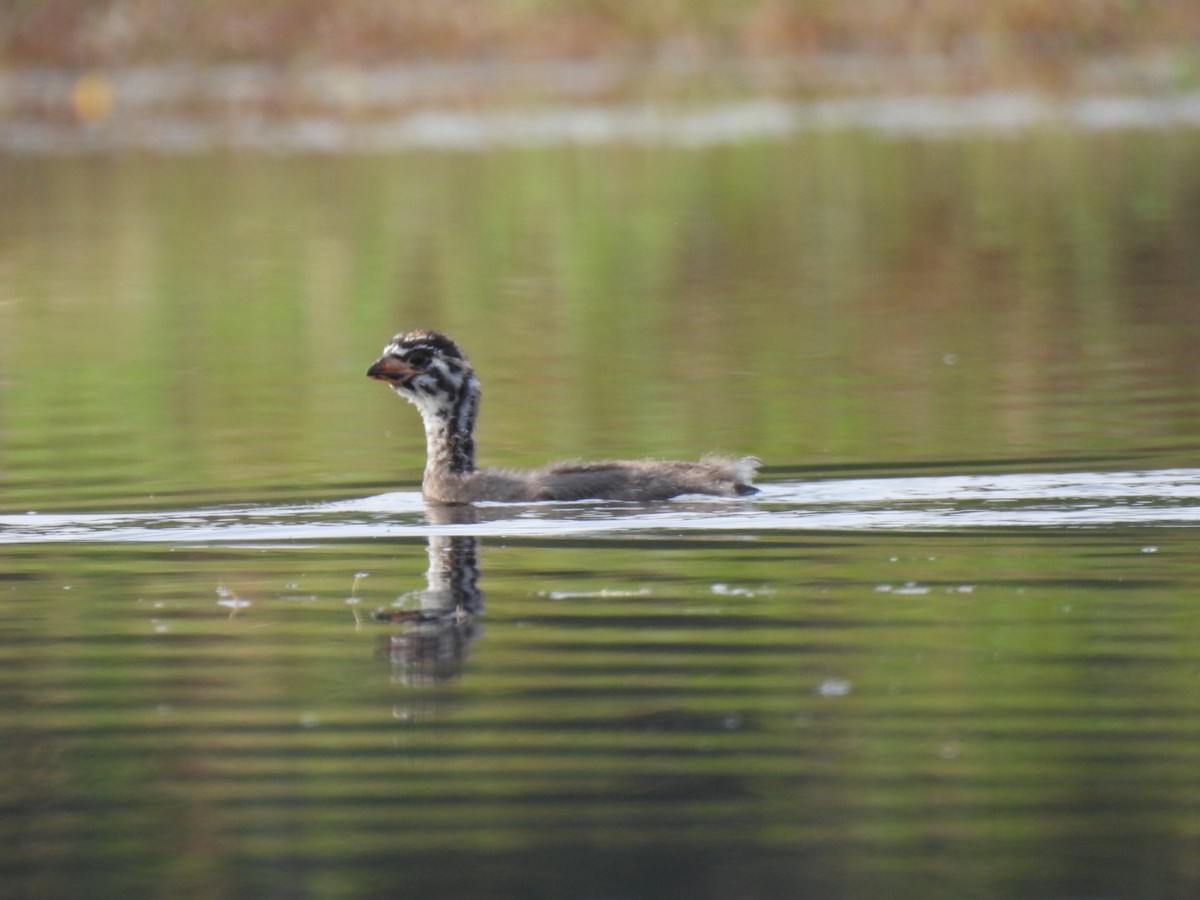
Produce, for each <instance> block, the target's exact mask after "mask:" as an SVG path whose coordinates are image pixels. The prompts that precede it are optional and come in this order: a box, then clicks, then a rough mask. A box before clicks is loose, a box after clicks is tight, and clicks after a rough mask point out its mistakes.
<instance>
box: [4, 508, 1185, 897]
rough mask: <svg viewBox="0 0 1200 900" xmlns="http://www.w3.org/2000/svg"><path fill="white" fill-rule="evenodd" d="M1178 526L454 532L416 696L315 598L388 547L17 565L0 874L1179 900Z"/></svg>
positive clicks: (166, 881)
mask: <svg viewBox="0 0 1200 900" xmlns="http://www.w3.org/2000/svg"><path fill="white" fill-rule="evenodd" d="M1147 540H1151V541H1153V542H1154V546H1155V547H1156V548H1157V552H1156V553H1155V554H1152V556H1153V557H1154V560H1153V562H1154V564H1153V565H1147V564H1146V559H1147V555H1146V554H1145V553H1144V552H1143V551H1142V547H1143V546H1144V544H1143V542H1145V541H1147ZM1193 542H1194V535H1192V534H1191V533H1190V532H1189V531H1186V530H1163V531H1157V532H1155V531H1146V530H1138V531H1129V532H1121V531H1116V530H1114V531H1111V532H1107V533H1077V534H1070V533H1060V534H1055V533H1053V532H1047V531H1036V532H1032V531H1013V532H1011V533H1007V534H1003V535H970V534H963V535H959V536H944V535H938V536H911V535H888V534H874V535H870V536H864V537H860V536H852V535H848V536H809V537H805V538H803V539H798V538H794V537H788V536H783V535H779V536H775V537H772V538H770V539H764V540H763V541H761V542H756V541H751V542H747V541H725V540H712V539H708V538H702V539H696V540H693V541H686V542H679V543H677V544H675V545H671V544H669V543H666V542H663V543H660V542H655V541H646V540H643V541H597V542H592V543H589V544H587V545H582V544H581V545H575V546H572V545H570V544H558V543H556V542H553V541H548V542H530V543H517V544H510V543H502V542H485V545H484V547H483V550H482V554H481V564H482V568H483V578H482V579H481V583H482V584H483V586H484V589H485V591H486V593H487V604H488V606H487V610H488V611H487V614H486V616H485V617H484V618H485V630H484V633H483V634H482V635H481V636H480V637H478V638H477V639H476V641H475V642H474V645H473V647H472V648H471V650H470V654H469V658H468V660H467V663H466V666H465V669H464V670H463V672H462V673H461V675H459V676H456V677H453V678H450V679H448V680H447V681H444V682H442V683H440V684H428V683H423V684H422V683H416V684H414V683H413V682H412V681H410V680H408V678H407V677H406V676H407V675H408V674H409V672H408V671H407V670H406V669H405V666H404V665H403V664H402V663H400V662H398V661H397V657H396V655H395V647H396V644H395V638H396V636H397V635H399V634H401V633H402V632H403V629H401V628H399V627H395V626H391V625H386V624H383V623H378V622H372V621H369V620H367V619H365V618H364V619H363V620H362V621H359V622H356V620H355V617H354V615H353V611H352V609H351V608H350V607H348V606H347V605H346V604H345V597H346V596H347V594H348V593H349V590H350V587H351V584H352V579H353V576H354V573H356V572H366V573H368V575H369V577H368V578H365V579H360V581H361V584H360V586H359V589H358V590H359V593H360V594H361V598H362V600H363V605H364V606H365V608H367V609H371V608H373V607H374V606H376V605H383V604H387V603H389V602H390V600H391V599H392V598H393V597H394V596H395V595H396V594H397V593H400V592H403V591H407V590H409V589H411V588H413V587H416V586H417V585H418V584H419V582H420V572H421V570H422V568H423V565H424V548H423V547H421V546H420V544H418V543H411V542H405V543H400V544H395V543H391V542H384V541H377V542H345V543H341V544H338V545H323V546H318V547H312V548H301V547H296V548H291V549H289V550H287V551H280V550H274V551H271V552H264V551H263V550H261V549H255V548H238V547H226V548H190V549H188V548H166V547H162V548H155V547H142V548H131V547H118V546H107V547H106V546H97V547H86V546H85V547H73V548H71V549H70V550H69V551H62V552H47V551H46V550H38V551H33V550H29V551H22V552H21V553H19V554H14V555H13V556H12V557H11V558H10V564H9V566H8V568H7V570H6V573H5V577H4V578H3V579H2V580H0V591H2V592H3V593H2V595H0V596H2V600H0V612H2V614H3V616H4V622H5V626H6V627H5V634H6V638H5V640H4V641H3V642H0V653H2V654H3V660H4V665H3V666H0V700H2V701H3V702H2V703H0V730H2V731H3V732H4V734H5V740H4V741H3V742H0V762H2V763H3V765H0V772H2V773H3V776H2V777H0V803H3V806H4V809H5V816H4V820H3V821H4V828H5V832H4V834H5V837H6V840H5V841H4V844H3V846H4V850H3V851H2V852H0V863H2V864H4V865H5V866H6V867H7V868H6V872H7V873H10V874H11V875H16V876H19V877H20V879H21V880H20V881H19V882H17V883H18V884H19V885H20V886H21V887H22V888H27V889H30V890H34V891H35V892H36V889H37V888H38V886H42V887H43V888H45V889H46V890H47V891H49V892H51V893H53V892H54V891H53V890H52V889H54V888H56V887H57V888H59V889H61V888H62V887H63V885H64V884H65V883H66V882H65V881H64V879H67V878H69V877H74V873H78V872H86V873H89V877H94V878H95V882H94V884H95V886H96V889H97V890H110V891H111V890H116V889H120V888H121V887H122V886H126V887H128V886H136V887H140V888H142V889H146V888H148V887H150V886H159V887H161V889H163V890H167V889H170V888H171V887H173V886H175V887H181V886H187V885H195V884H196V883H200V884H208V885H209V888H210V890H212V891H216V892H218V893H222V892H224V893H229V892H235V893H237V892H244V891H246V890H251V889H254V890H257V891H258V892H259V893H260V894H261V895H264V896H294V895H295V891H296V890H298V889H301V887H303V889H305V890H313V891H319V890H320V885H322V884H324V883H325V882H326V881H327V880H330V879H332V880H333V881H335V882H337V883H338V884H340V885H342V889H343V890H347V891H351V892H362V891H365V890H366V889H367V888H368V887H370V886H373V885H374V884H375V883H376V881H377V880H379V879H381V878H393V879H402V880H404V881H405V883H408V880H409V879H411V880H412V881H413V882H414V883H417V884H421V885H423V886H424V887H425V888H426V889H427V890H429V891H430V892H432V894H433V895H434V896H454V895H455V894H454V891H455V890H456V889H457V888H458V887H461V883H462V881H463V880H464V879H467V880H470V879H472V878H476V879H479V880H480V882H479V883H480V885H481V887H479V888H477V889H478V890H480V891H482V893H483V894H484V895H494V896H519V895H520V889H519V887H517V886H506V884H507V882H506V880H505V876H504V874H503V873H504V871H505V865H506V864H507V865H508V866H510V867H512V871H509V873H508V877H510V878H517V879H518V880H520V881H522V882H523V883H524V884H525V885H526V889H528V885H535V886H538V888H539V889H540V890H543V891H546V892H548V893H550V894H553V893H555V891H554V887H553V886H554V885H555V884H562V883H568V884H575V883H576V881H577V880H578V881H579V882H580V883H581V884H582V885H586V886H587V888H588V890H591V891H596V890H599V889H601V888H608V889H609V890H610V891H619V890H620V886H622V885H624V886H625V888H624V889H625V890H626V891H632V892H633V893H634V894H635V895H637V896H655V897H674V896H683V895H685V894H686V893H688V892H690V893H691V895H693V896H703V897H709V896H711V897H717V896H722V895H723V891H722V890H720V889H718V888H717V887H716V886H715V884H714V881H713V880H714V879H716V880H718V881H719V880H721V879H723V878H736V880H737V881H738V883H739V884H740V885H741V886H742V888H743V891H744V893H746V895H748V896H774V895H777V894H776V893H775V891H776V890H777V886H776V879H783V881H784V882H785V883H789V884H792V885H794V886H808V887H814V889H815V887H819V886H824V887H825V888H826V889H827V890H832V891H833V892H834V894H833V895H835V896H863V895H864V893H863V892H867V894H868V895H877V896H882V895H884V893H886V892H888V891H891V892H893V893H892V895H895V894H894V892H895V891H901V892H903V891H907V890H911V891H916V892H922V893H926V894H928V893H930V892H932V895H934V896H962V895H963V894H964V893H965V894H970V893H978V894H982V895H990V896H996V895H1005V896H1007V895H1011V894H1014V893H1021V891H1023V890H1032V891H1033V892H1034V893H1040V894H1047V895H1064V894H1075V895H1078V894H1080V893H1086V892H1087V891H1088V890H1089V889H1091V890H1092V891H1095V890H1097V889H1098V888H1100V887H1102V886H1105V885H1107V887H1108V888H1109V889H1114V887H1115V888H1117V889H1119V890H1116V893H1117V895H1119V896H1171V895H1179V896H1183V895H1185V894H1186V886H1187V885H1188V884H1189V883H1190V881H1189V879H1190V878H1191V876H1190V874H1189V872H1190V863H1189V862H1188V859H1190V853H1191V849H1192V839H1193V837H1194V834H1195V828H1196V810H1195V800H1196V797H1197V795H1198V794H1197V791H1198V783H1197V776H1196V768H1195V766H1194V764H1193V762H1194V755H1195V754H1194V746H1195V741H1196V738H1197V727H1198V723H1200V707H1198V701H1197V700H1196V694H1195V691H1194V690H1193V687H1194V681H1195V677H1196V673H1197V671H1200V669H1198V665H1200V659H1198V656H1197V650H1196V648H1197V647H1198V646H1200V640H1198V639H1200V614H1198V613H1197V612H1196V605H1195V604H1194V603H1193V602H1192V597H1193V596H1194V593H1195V590H1196V586H1197V585H1196V567H1195V564H1194V561H1193V556H1194V553H1193V549H1194V548H1193V547H1192V544H1193ZM1082 573H1086V576H1085V575H1084V574H1082ZM717 574H719V575H720V577H721V579H722V581H721V582H720V583H717V582H714V581H713V580H712V577H713V575H717ZM1134 576H1136V577H1134ZM221 585H223V586H225V587H226V588H227V589H229V590H232V591H235V592H236V593H237V595H238V596H240V597H244V598H246V599H247V600H249V601H250V605H249V606H246V607H244V608H241V609H239V610H237V611H236V613H233V614H231V611H230V610H229V609H228V608H225V607H222V606H220V605H219V604H218V599H219V595H218V594H217V593H216V591H215V588H216V587H217V586H221ZM718 585H723V586H724V587H719V586H718ZM66 587H70V590H69V591H67V590H64V589H65V588H66ZM883 587H888V588H890V590H881V588H883ZM455 854H458V856H459V857H460V863H459V865H457V866H453V865H450V866H448V868H447V864H448V861H449V860H450V859H452V858H454V856H455ZM589 858H590V859H591V860H592V861H591V863H583V862H581V860H585V859H589ZM600 859H603V860H607V861H608V862H607V864H606V865H605V866H599V865H597V860H600ZM434 860H439V861H440V863H441V864H440V865H439V866H437V867H435V868H430V866H433V865H434V863H433V861H434ZM747 861H754V865H747ZM68 862H69V864H68ZM280 867H281V868H282V870H283V872H285V873H289V874H287V875H286V877H285V875H284V874H282V873H281V872H279V871H276V869H277V868H280ZM673 878H678V879H679V880H678V881H672V880H671V879H673ZM189 879H193V880H191V881H189ZM195 879H199V881H198V882H197V881H196V880H195ZM664 880H666V882H667V883H664ZM10 883H11V882H10ZM482 885H489V887H487V888H486V889H485V888H484V887H482ZM685 888H686V890H685ZM580 889H582V887H579V888H576V890H580ZM59 892H61V890H60V891H59ZM914 895H915V894H914Z"/></svg>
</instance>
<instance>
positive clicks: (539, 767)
mask: <svg viewBox="0 0 1200 900" xmlns="http://www.w3.org/2000/svg"><path fill="white" fill-rule="evenodd" d="M1198 163H1200V134H1197V133H1196V132H1194V131H1191V130H1186V129H1185V130H1169V129H1166V130H1162V129H1160V130H1153V131H1136V130H1134V131H1130V132H1126V133H1109V134H1098V133H1095V132H1079V131H1075V130H1073V129H1071V128H1067V127H1054V126H1052V125H1045V126H1043V127H1038V128H1034V129H1031V130H1029V131H1028V132H1026V133H1023V134H1021V135H1020V136H1013V135H1005V136H995V135H988V134H969V133H968V134H959V135H957V136H954V137H953V138H952V139H950V138H947V136H946V135H939V136H938V137H937V138H936V139H933V138H922V137H920V136H919V135H918V136H912V137H905V138H903V139H900V138H896V137H895V136H888V135H883V134H879V133H875V132H872V131H870V130H869V129H862V128H858V127H846V128H832V129H828V130H825V131H822V132H821V133H819V134H799V135H793V136H790V137H787V138H781V139H778V140H761V139H756V140H750V139H747V140H743V141H740V142H734V143H730V144H728V145H714V146H707V147H703V148H700V147H694V148H687V147H679V146H666V145H662V146H658V145H655V144H653V143H650V144H648V145H642V146H634V145H631V144H628V143H623V142H621V141H614V142H612V143H611V144H603V143H602V144H598V145H595V146H588V147H580V146H545V147H540V148H525V149H514V148H507V149H505V148H496V149H491V150H481V151H478V152H471V153H462V154H454V153H451V154H444V153H432V152H422V151H416V150H414V151H410V152H407V153H403V154H397V155H386V156H376V157H369V158H368V157H353V156H349V157H328V158H314V157H287V156H280V157H271V156H264V155H250V156H238V155H212V156H195V157H187V158H176V159H163V158H157V157H146V158H124V157H114V158H81V159H75V160H67V159H56V160H51V161H46V160H37V159H33V158H26V159H6V160H4V161H3V162H2V163H0V206H2V209H3V212H2V213H0V489H2V492H0V622H2V626H3V627H2V628H0V663H2V664H0V809H2V811H3V814H2V815H0V877H2V878H3V880H4V883H5V885H6V890H7V891H9V892H11V893H12V894H13V896H28V897H39V896H68V895H78V893H79V891H80V885H86V890H87V893H88V895H89V896H112V895H117V894H123V895H127V896H129V895H132V896H158V895H162V896H180V895H183V896H205V897H224V896H255V897H289V898H290V897H298V896H299V897H305V896H312V897H343V896H345V897H352V896H391V895H403V896H409V895H412V896H429V897H447V898H450V897H456V898H457V897H513V898H516V897H521V898H527V897H579V898H622V897H631V898H632V897H638V898H642V897H646V898H673V897H680V898H683V897H687V898H695V897H712V898H718V897H720V898H726V897H763V898H775V897H793V896H794V897H801V896H813V897H817V896H820V897H846V898H859V897H873V896H875V897H899V896H903V897H909V896H911V897H947V898H951V897H953V898H961V897H1046V898H1082V897H1087V898H1110V897H1111V898H1125V897H1139V898H1140V897H1146V898H1151V897H1153V898H1162V897H1181V898H1183V897H1192V896H1195V895H1196V893H1197V891H1198V890H1200V866H1198V864H1197V862H1196V860H1197V859H1200V749H1198V748H1200V602H1198V601H1197V598H1198V597H1200V555H1198V554H1200V463H1198V462H1197V451H1198V450H1200V390H1198V389H1200V367H1198V366H1197V365H1196V360H1197V359H1200V303H1197V301H1196V298H1197V296H1200V293H1198V288H1200V237H1198V235H1200V202H1198V198H1200V164H1198ZM418 325H424V326H430V327H439V328H443V329H445V330H447V331H449V332H451V333H452V334H453V335H454V336H455V337H457V338H458V339H459V340H460V341H461V343H462V344H463V345H464V346H465V347H466V349H467V350H468V352H469V353H470V354H471V356H472V358H473V359H474V361H475V364H476V368H477V369H478V370H479V371H480V373H481V377H482V378H483V382H484V390H485V405H484V410H483V422H482V426H481V427H482V431H481V434H480V443H481V455H482V457H483V458H484V460H485V461H487V462H490V463H499V464H509V465H523V464H531V463H536V462H538V461H542V460H545V459H547V458H549V457H569V456H595V457H600V456H631V455H632V456H688V455H690V456H695V455H697V454H699V453H702V452H706V451H710V450H716V449H720V450H725V451H729V452H735V453H742V452H753V453H757V454H758V455H760V456H762V457H763V458H764V459H765V460H767V462H768V467H767V468H766V470H765V472H764V474H763V477H762V481H763V483H764V491H763V493H762V494H761V495H760V496H759V497H757V498H755V499H753V500H750V501H745V502H743V501H736V502H734V501H714V500H691V499H684V500H680V501H676V502H673V503H668V504H656V505H648V506H640V505H636V504H604V503H590V504H588V503H585V504H565V505H559V506H555V505H542V506H502V505H482V506H480V507H479V508H478V509H475V510H471V511H463V512H461V513H459V514H456V515H454V516H443V515H439V514H436V513H434V512H433V511H429V510H426V509H425V507H424V506H423V505H422V504H421V502H420V499H419V496H418V495H417V493H416V492H415V487H416V479H417V478H418V477H419V471H420V467H421V463H422V454H423V441H422V438H421V435H420V433H419V428H418V421H417V418H416V416H415V414H414V412H413V411H412V410H411V409H410V408H407V407H406V406H404V405H403V404H401V403H400V402H398V401H397V400H396V399H395V398H394V397H393V396H392V395H391V393H390V392H389V391H386V390H385V389H383V388H382V387H381V386H379V385H377V384H374V383H371V382H368V380H367V379H366V378H364V377H363V372H364V370H365V368H366V365H367V364H368V363H369V362H370V361H371V360H372V359H374V357H375V355H376V354H377V353H378V350H379V348H380V347H381V346H382V344H383V343H384V341H385V339H386V338H387V337H388V336H390V334H391V333H392V332H394V331H396V330H398V329H400V328H408V327H415V326H418Z"/></svg>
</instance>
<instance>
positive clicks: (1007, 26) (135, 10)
mask: <svg viewBox="0 0 1200 900" xmlns="http://www.w3.org/2000/svg"><path fill="white" fill-rule="evenodd" d="M1197 44H1200V3H1197V2H1196V0H1155V2H1149V0H841V2H829V0H707V2H687V0H657V2H654V3H642V2H636V0H403V2H381V0H339V2H337V3H329V2H325V0H255V2H250V3H247V2H246V0H206V2H203V3H197V2H193V0H7V2H0V61H3V62H5V63H7V64H9V65H18V66H27V65H60V66H61V65H68V66H95V65H127V64H138V63H161V62H167V61H174V60H179V59H187V60H192V61H195V62H200V63H215V62H230V61H244V60H252V61H268V62H279V63H292V62H320V63H329V62H351V63H355V64H362V65H371V64H380V63H384V62H388V63H392V62H401V61H406V60H429V59H464V58H478V57H480V56H490V57H500V58H503V59H513V60H531V59H580V58H599V57H624V56H644V55H646V54H648V53H661V52H664V48H668V49H669V51H670V52H674V53H682V54H688V55H691V56H693V57H694V56H697V55H699V56H702V57H713V58H724V57H729V56H731V55H740V56H778V55H794V54H810V53H811V54H820V53H844V52H849V53H870V54H879V55H885V56H890V57H904V56H916V55H930V54H933V55H940V56H950V57H954V56H958V55H972V56H977V57H986V58H988V59H992V60H1002V61H1003V62H1004V63H1005V65H1008V66H1017V65H1020V64H1022V63H1025V64H1029V65H1035V66H1046V65H1049V66H1051V67H1053V66H1054V65H1055V64H1056V63H1058V62H1062V61H1069V60H1071V59H1076V58H1079V57H1081V56H1083V57H1087V56H1092V55H1097V54H1124V55H1128V54H1137V53H1141V52H1146V51H1148V50H1157V49H1161V48H1164V47H1180V46H1188V47H1190V48H1191V49H1192V50H1194V49H1195V47H1196V45H1197Z"/></svg>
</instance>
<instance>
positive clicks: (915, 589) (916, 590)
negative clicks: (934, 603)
mask: <svg viewBox="0 0 1200 900" xmlns="http://www.w3.org/2000/svg"><path fill="white" fill-rule="evenodd" d="M892 593H893V594H928V593H929V588H927V587H926V586H925V585H923V584H917V583H916V582H915V581H906V582H904V584H903V585H901V586H900V587H898V588H895V589H894V590H893V591H892Z"/></svg>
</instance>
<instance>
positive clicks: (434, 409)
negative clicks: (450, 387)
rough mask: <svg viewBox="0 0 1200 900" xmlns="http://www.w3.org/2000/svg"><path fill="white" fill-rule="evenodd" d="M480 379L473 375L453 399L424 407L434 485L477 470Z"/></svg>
mask: <svg viewBox="0 0 1200 900" xmlns="http://www.w3.org/2000/svg"><path fill="white" fill-rule="evenodd" d="M478 412H479V388H478V383H477V382H476V381H475V380H474V379H473V378H472V379H469V380H468V381H467V382H466V383H465V384H464V385H463V388H462V391H461V392H460V393H459V394H458V395H457V396H456V397H454V398H453V400H452V402H450V403H446V404H438V405H437V406H430V407H424V408H422V409H421V417H422V418H423V419H424V421H425V454H426V455H425V479H424V482H425V484H426V485H431V484H433V483H436V482H438V481H441V480H443V479H445V478H446V477H447V476H453V475H467V474H470V473H471V472H474V471H475V417H476V416H477V415H478Z"/></svg>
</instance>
